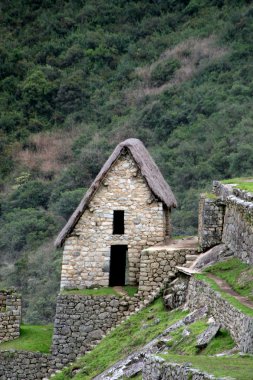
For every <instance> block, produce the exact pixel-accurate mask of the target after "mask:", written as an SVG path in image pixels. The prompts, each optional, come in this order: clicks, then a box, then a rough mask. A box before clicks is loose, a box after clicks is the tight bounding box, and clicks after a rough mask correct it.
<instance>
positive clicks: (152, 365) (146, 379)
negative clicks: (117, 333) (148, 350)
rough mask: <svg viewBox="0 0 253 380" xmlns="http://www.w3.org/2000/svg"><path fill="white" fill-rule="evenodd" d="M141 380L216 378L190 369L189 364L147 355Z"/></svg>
mask: <svg viewBox="0 0 253 380" xmlns="http://www.w3.org/2000/svg"><path fill="white" fill-rule="evenodd" d="M142 379H143V380H189V379H191V380H216V379H217V378H216V377H215V376H213V375H209V374H207V373H205V372H202V371H200V370H198V369H194V368H192V367H191V365H190V364H189V363H188V364H176V363H169V362H166V361H165V360H164V359H162V358H161V357H159V356H155V355H147V356H146V357H145V360H144V366H143V372H142ZM223 379H224V378H223ZM217 380H222V379H221V378H219V379H217ZM224 380H225V379H224ZM230 380H231V378H230Z"/></svg>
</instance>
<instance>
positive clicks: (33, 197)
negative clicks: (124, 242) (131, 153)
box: [0, 0, 253, 323]
mask: <svg viewBox="0 0 253 380" xmlns="http://www.w3.org/2000/svg"><path fill="white" fill-rule="evenodd" d="M252 18H253V8H252V5H251V2H250V1H246V0H245V1H243V0H241V1H226V0H212V1H207V0H191V1H189V0H181V1H175V0H170V1H151V0H150V1H128V2H125V1H122V0H117V1H116V0H115V1H112V2H109V3H108V2H105V1H104V0H99V1H91V0H90V1H85V2H84V1H81V0H80V1H65V2H62V1H54V2H52V1H50V0H47V1H41V0H38V1H36V2H34V1H26V2H25V3H24V2H22V1H15V3H13V2H12V3H10V2H4V3H3V4H2V5H1V15H0V20H1V22H0V31H1V36H4V38H2V39H1V40H0V51H1V60H0V73H1V74H0V89H1V97H0V108H1V118H0V126H1V130H0V140H1V142H0V152H1V161H0V170H1V180H0V187H1V214H0V249H1V259H2V260H1V262H2V266H1V269H0V276H1V284H2V285H3V286H6V285H10V284H11V285H16V286H18V287H20V288H21V290H22V291H23V293H24V296H25V305H24V306H25V317H26V318H27V320H30V321H32V322H34V323H35V322H38V321H39V320H40V321H44V322H46V321H48V320H50V319H51V318H52V316H53V313H54V306H53V298H54V294H55V293H56V291H57V287H58V283H59V275H58V274H57V273H59V264H60V257H61V253H60V252H55V253H52V254H51V252H50V248H49V246H50V242H51V239H52V237H53V236H54V235H55V234H56V232H57V231H59V230H60V227H61V226H62V225H63V224H64V223H65V221H66V219H67V218H68V216H69V215H70V214H71V212H72V210H73V209H74V208H75V206H76V204H77V203H78V201H79V200H80V198H81V196H82V194H83V192H84V189H85V188H87V186H88V185H89V184H90V182H91V180H92V179H93V178H94V177H95V175H96V174H97V172H98V170H99V169H100V167H101V166H102V164H103V162H104V161H105V159H106V158H107V157H108V155H109V153H110V152H111V151H112V149H113V148H114V146H115V145H116V144H117V143H118V142H120V141H121V140H123V139H125V138H127V137H137V138H140V139H142V140H143V142H144V143H145V144H146V146H147V147H148V149H149V151H150V152H151V154H152V156H153V157H154V159H155V161H156V162H157V163H158V164H159V167H160V169H161V170H162V172H163V174H164V176H165V178H166V179H167V180H168V182H169V184H170V185H171V186H172V189H173V191H174V192H175V194H176V195H177V197H178V201H179V202H178V203H179V205H180V207H179V210H178V211H177V212H176V213H175V214H174V225H175V228H174V231H175V233H176V234H191V233H193V232H194V231H195V229H196V219H197V215H196V212H195V210H196V204H197V194H198V192H199V191H200V189H203V188H205V187H207V183H210V179H213V178H217V179H218V178H221V177H222V178H227V177H233V176H239V175H242V174H243V175H250V174H252V173H251V171H252V164H253V150H252V143H253V128H252V94H253V80H252V78H253V75H252V73H253V66H252V54H253V51H252V37H253V26H252V25H253V23H252ZM52 257H53V259H52V263H51V262H50V261H51V258H52ZM42 263H43V265H42ZM52 272H53V273H54V275H51V274H50V273H52ZM49 278H50V281H48V280H49ZM20 279H21V280H20ZM49 295H50V297H52V306H51V307H50V308H49V309H46V308H45V307H44V299H45V298H47V297H49ZM34 310H37V311H36V312H34Z"/></svg>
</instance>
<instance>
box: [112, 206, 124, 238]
mask: <svg viewBox="0 0 253 380" xmlns="http://www.w3.org/2000/svg"><path fill="white" fill-rule="evenodd" d="M124 233H125V221H124V211H123V210H115V211H113V235H124Z"/></svg>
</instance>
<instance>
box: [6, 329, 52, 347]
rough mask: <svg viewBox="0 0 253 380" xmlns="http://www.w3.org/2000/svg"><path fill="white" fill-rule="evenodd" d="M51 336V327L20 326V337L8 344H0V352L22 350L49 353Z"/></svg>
mask: <svg viewBox="0 0 253 380" xmlns="http://www.w3.org/2000/svg"><path fill="white" fill-rule="evenodd" d="M52 335H53V326H52V325H44V326H35V325H21V328H20V337H19V338H17V339H15V340H11V341H9V342H4V343H0V350H24V351H35V352H37V351H38V352H43V353H49V352H50V348H51V343H52Z"/></svg>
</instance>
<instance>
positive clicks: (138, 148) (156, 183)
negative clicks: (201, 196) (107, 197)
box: [55, 138, 177, 247]
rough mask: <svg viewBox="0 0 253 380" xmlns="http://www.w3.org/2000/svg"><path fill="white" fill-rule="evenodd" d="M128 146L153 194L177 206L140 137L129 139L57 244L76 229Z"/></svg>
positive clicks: (98, 178) (113, 156) (104, 169)
mask: <svg viewBox="0 0 253 380" xmlns="http://www.w3.org/2000/svg"><path fill="white" fill-rule="evenodd" d="M126 148H127V149H128V150H129V151H130V153H131V155H132V156H133V158H134V160H135V162H136V164H137V166H138V168H139V170H140V172H141V174H142V176H143V177H144V178H145V180H146V182H147V184H148V186H149V188H150V190H151V191H152V192H153V194H154V195H155V196H156V197H157V198H158V199H159V200H160V201H162V202H163V203H164V205H165V206H166V207H168V208H169V209H171V208H172V207H177V202H176V199H175V196H174V194H173V192H172V190H171V188H170V186H169V185H168V184H167V182H166V181H165V179H164V178H163V176H162V174H161V172H160V170H159V168H158V167H157V165H156V164H155V162H154V160H153V159H152V157H151V156H150V154H149V152H148V151H147V149H146V148H145V146H144V145H143V143H142V142H141V141H140V140H138V139H134V138H131V139H127V140H125V141H123V142H121V143H120V144H118V145H117V146H116V148H115V149H114V151H113V153H112V154H111V156H110V157H109V158H108V160H107V161H106V162H105V164H104V166H103V167H102V169H101V170H100V172H99V173H98V175H97V176H96V178H95V180H94V181H93V182H92V184H91V186H90V188H89V189H88V191H87V192H86V194H85V196H84V197H83V199H82V200H81V202H80V203H79V205H78V207H77V208H76V210H75V211H74V212H73V214H72V215H71V217H70V218H69V220H68V222H67V223H66V225H65V226H64V228H63V229H62V230H61V232H60V233H59V235H58V237H57V239H56V240H55V246H57V247H60V246H61V245H62V244H63V243H64V241H65V239H66V237H67V236H68V235H69V234H70V233H71V231H72V230H73V229H74V227H75V225H76V223H77V222H78V220H79V219H80V217H81V215H82V214H83V213H84V211H85V210H86V208H87V207H88V204H89V202H90V200H91V198H92V197H93V195H94V194H95V192H96V190H97V189H98V188H99V186H100V184H101V182H102V181H103V179H104V177H105V176H106V174H107V172H108V171H109V169H110V168H111V166H112V165H113V164H114V162H115V161H116V160H117V158H118V157H119V156H120V154H121V153H122V151H123V150H124V149H126Z"/></svg>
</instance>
